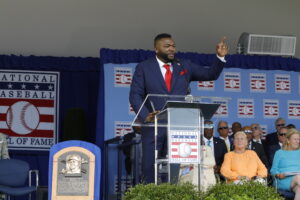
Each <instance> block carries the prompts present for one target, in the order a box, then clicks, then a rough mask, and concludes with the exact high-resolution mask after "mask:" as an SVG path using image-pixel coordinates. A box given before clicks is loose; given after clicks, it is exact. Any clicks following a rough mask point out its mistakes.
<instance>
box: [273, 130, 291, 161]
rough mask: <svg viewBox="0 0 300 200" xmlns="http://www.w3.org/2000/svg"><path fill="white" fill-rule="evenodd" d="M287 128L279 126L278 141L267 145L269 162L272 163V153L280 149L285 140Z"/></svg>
mask: <svg viewBox="0 0 300 200" xmlns="http://www.w3.org/2000/svg"><path fill="white" fill-rule="evenodd" d="M288 130H289V129H288V128H287V127H285V126H284V127H281V128H280V129H279V133H278V134H277V137H278V143H276V144H273V145H270V146H268V158H269V162H270V163H271V165H272V163H273V159H274V155H275V153H276V151H277V150H279V149H281V148H282V146H283V144H284V142H285V140H286V134H287V133H288Z"/></svg>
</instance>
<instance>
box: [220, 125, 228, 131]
mask: <svg viewBox="0 0 300 200" xmlns="http://www.w3.org/2000/svg"><path fill="white" fill-rule="evenodd" d="M225 129H228V127H227V126H224V127H219V130H225Z"/></svg>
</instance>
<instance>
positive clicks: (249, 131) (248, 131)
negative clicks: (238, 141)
mask: <svg viewBox="0 0 300 200" xmlns="http://www.w3.org/2000/svg"><path fill="white" fill-rule="evenodd" d="M244 132H245V133H246V134H250V133H252V131H251V130H244Z"/></svg>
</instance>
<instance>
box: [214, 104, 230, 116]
mask: <svg viewBox="0 0 300 200" xmlns="http://www.w3.org/2000/svg"><path fill="white" fill-rule="evenodd" d="M212 103H215V104H220V106H219V108H218V110H217V111H216V113H215V114H214V116H215V117H228V100H212Z"/></svg>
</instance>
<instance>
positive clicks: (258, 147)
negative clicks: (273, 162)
mask: <svg viewBox="0 0 300 200" xmlns="http://www.w3.org/2000/svg"><path fill="white" fill-rule="evenodd" d="M242 130H243V131H244V133H246V135H247V139H248V149H250V150H253V151H255V152H256V153H257V155H258V157H259V159H260V160H261V161H262V162H263V164H264V165H265V166H266V168H267V169H269V167H270V165H269V161H268V158H267V156H266V153H265V150H264V147H263V145H262V144H260V143H258V142H254V141H253V131H252V129H251V127H250V126H244V127H243V129H242Z"/></svg>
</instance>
